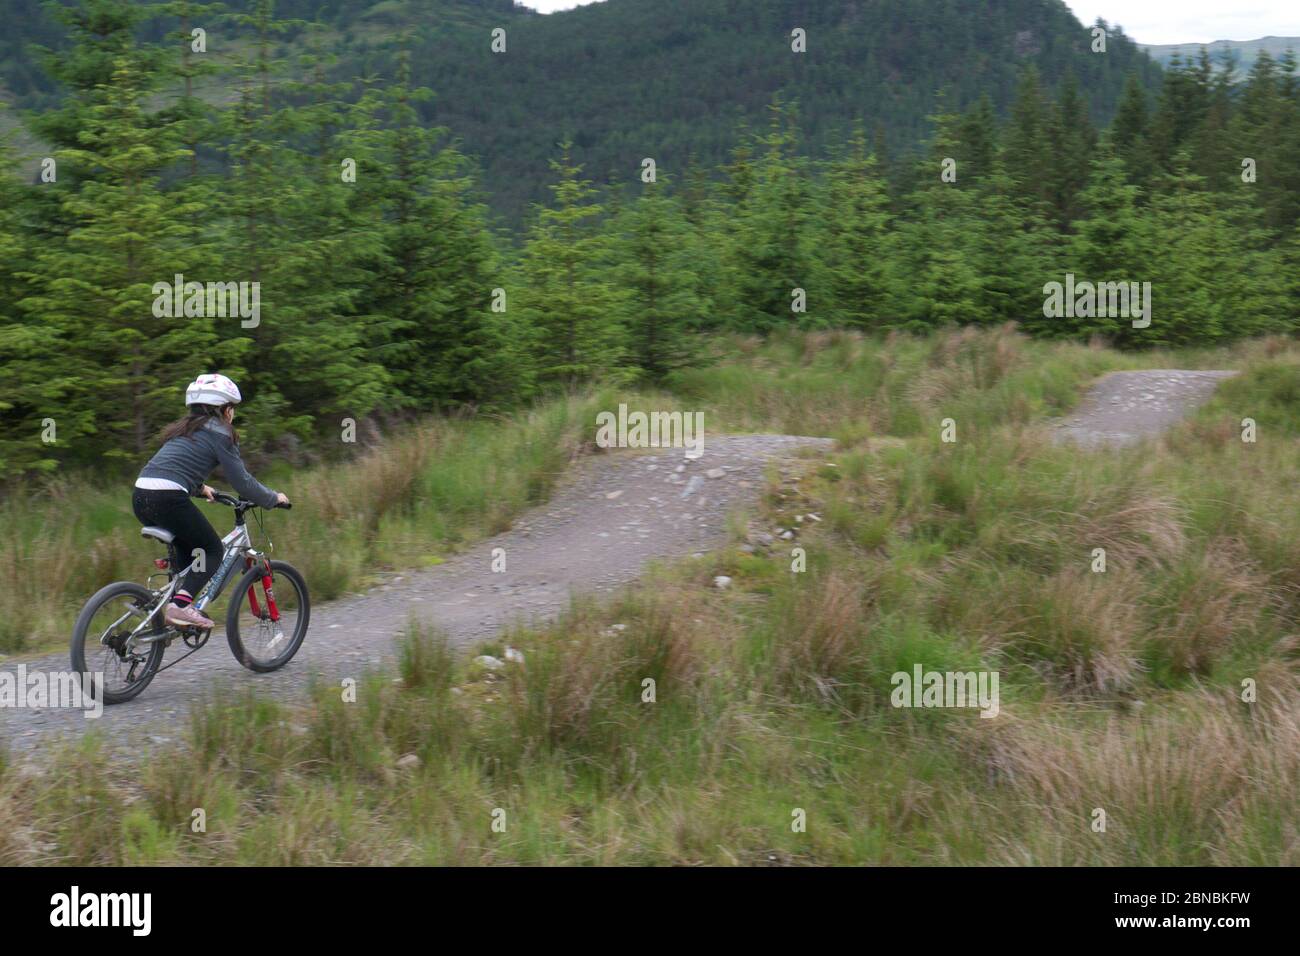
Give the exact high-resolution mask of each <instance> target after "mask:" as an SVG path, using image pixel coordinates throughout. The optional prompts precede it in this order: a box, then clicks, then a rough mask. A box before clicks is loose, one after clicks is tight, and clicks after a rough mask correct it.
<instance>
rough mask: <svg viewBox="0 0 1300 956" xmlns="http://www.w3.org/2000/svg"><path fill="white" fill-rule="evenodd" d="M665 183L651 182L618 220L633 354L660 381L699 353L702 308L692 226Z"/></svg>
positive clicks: (620, 277) (619, 255)
mask: <svg viewBox="0 0 1300 956" xmlns="http://www.w3.org/2000/svg"><path fill="white" fill-rule="evenodd" d="M665 185H666V184H665V183H663V182H658V183H648V184H646V187H645V192H644V193H643V194H642V195H641V197H640V198H639V199H638V200H637V201H636V202H635V203H634V204H633V205H632V206H630V207H629V208H628V209H627V210H626V211H625V212H624V214H623V215H622V216H621V217H619V221H617V228H618V231H619V232H620V234H621V236H622V241H621V243H620V244H619V246H618V247H617V251H616V255H617V259H618V261H619V262H620V263H621V265H620V266H619V267H618V268H617V271H616V274H617V276H618V283H619V286H620V287H621V288H622V289H623V290H624V292H625V299H624V302H625V304H626V310H627V311H626V316H627V317H626V319H625V320H624V325H625V327H626V328H627V331H628V336H629V347H628V357H629V359H630V360H631V361H632V362H634V363H635V364H636V365H638V366H640V368H641V369H642V370H643V371H644V372H645V373H646V376H647V377H648V378H649V379H650V380H651V381H654V382H658V381H661V380H662V379H663V378H664V376H665V375H667V374H668V373H669V372H671V371H673V370H674V369H677V368H680V367H682V366H684V365H686V364H688V363H689V362H690V361H691V360H692V359H693V358H694V357H695V356H696V350H697V347H696V345H695V343H694V342H692V341H691V340H689V339H688V334H689V331H690V329H691V328H692V326H694V325H696V324H698V321H699V319H698V316H699V312H700V310H701V308H702V303H701V301H700V299H699V298H698V297H697V295H696V286H697V283H698V278H697V275H696V272H695V268H694V260H693V258H692V246H691V243H690V229H689V225H688V223H687V222H686V220H685V217H684V215H683V213H682V210H681V208H680V206H679V204H678V203H676V202H674V201H673V200H671V199H669V198H668V197H667V196H665V195H664V194H663V189H664V188H665Z"/></svg>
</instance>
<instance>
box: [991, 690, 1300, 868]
mask: <svg viewBox="0 0 1300 956" xmlns="http://www.w3.org/2000/svg"><path fill="white" fill-rule="evenodd" d="M1275 676H1279V677H1280V678H1281V679H1280V681H1279V684H1280V686H1279V684H1275V685H1274V686H1273V687H1272V688H1271V690H1270V691H1269V692H1267V694H1266V696H1262V697H1261V700H1260V702H1259V703H1257V704H1253V705H1249V704H1244V703H1242V702H1241V701H1240V700H1238V699H1236V698H1234V697H1232V696H1231V695H1229V694H1224V693H1210V692H1202V693H1199V694H1196V695H1195V696H1194V697H1193V698H1191V699H1190V700H1185V701H1184V702H1183V703H1182V705H1181V706H1179V707H1178V708H1177V709H1169V710H1162V711H1160V712H1159V713H1156V714H1153V715H1151V716H1149V717H1148V716H1143V715H1137V716H1121V715H1111V716H1109V717H1107V718H1106V719H1104V720H1100V721H1098V722H1097V723H1096V724H1095V725H1094V726H1093V727H1092V728H1086V727H1080V726H1078V725H1077V723H1075V722H1073V721H1063V720H1054V719H1052V718H1050V717H1048V718H1043V717H1041V716H1035V719H1033V720H1027V719H1017V718H1016V717H1014V716H1012V715H1010V714H1006V715H1005V716H1006V717H1007V719H1006V720H999V721H997V722H996V726H994V723H995V722H992V721H988V722H985V723H984V724H980V725H972V726H971V728H970V730H971V732H972V733H975V734H978V735H980V736H983V737H986V740H985V741H984V743H986V744H991V746H990V747H989V748H988V750H987V751H986V758H985V759H987V761H988V763H989V767H990V770H991V771H992V772H993V774H994V777H995V779H997V780H998V781H999V782H1000V788H1001V791H1002V793H1003V799H1002V800H1001V801H1000V802H999V808H1000V809H1001V811H1002V813H1003V814H1004V815H1005V816H1007V817H1014V818H1015V819H1016V820H1018V821H1024V820H1032V821H1034V827H1033V829H1032V830H1030V831H1028V832H1025V831H1024V830H1023V829H1022V830H1021V832H1020V833H1018V834H1017V835H1016V836H1015V837H1012V836H1010V835H1009V833H1008V830H1009V829H1010V828H1009V827H1008V828H1007V829H1004V830H1002V831H1001V832H995V833H994V839H995V841H996V842H997V843H999V844H1000V845H1001V846H1002V849H1001V851H1000V853H999V854H998V856H999V857H1000V858H1001V861H1002V862H1007V863H1026V862H1032V863H1036V864H1039V865H1072V864H1079V863H1087V864H1091V865H1104V864H1120V863H1128V864H1131V863H1133V862H1134V861H1140V862H1142V863H1146V864H1159V863H1162V862H1170V860H1169V859H1168V858H1167V857H1166V854H1173V853H1174V852H1175V851H1176V850H1177V849H1178V848H1185V847H1186V846H1187V845H1189V844H1190V845H1192V846H1195V847H1196V848H1197V852H1198V854H1199V855H1200V856H1201V858H1202V862H1203V863H1206V864H1212V865H1213V864H1231V863H1238V864H1239V863H1241V862H1242V861H1243V860H1250V859H1252V858H1255V860H1256V862H1263V861H1268V860H1272V861H1275V862H1277V863H1279V864H1281V865H1295V864H1296V863H1297V862H1300V820H1298V818H1297V817H1296V815H1295V813H1294V808H1295V793H1296V788H1297V787H1300V695H1298V694H1297V690H1300V687H1298V686H1297V684H1296V681H1295V675H1294V673H1293V672H1291V673H1285V674H1283V675H1275ZM1094 808H1101V809H1102V810H1104V811H1105V812H1106V822H1107V828H1106V831H1105V832H1104V833H1095V832H1093V831H1092V829H1091V823H1092V819H1093V818H1092V813H1093V810H1094ZM1270 819H1271V820H1276V821H1277V826H1276V830H1275V831H1274V833H1273V836H1274V837H1275V838H1276V840H1277V843H1276V845H1270V846H1258V845H1256V843H1257V841H1258V835H1259V833H1260V830H1261V827H1260V821H1261V820H1270ZM1266 829H1267V828H1266ZM1183 862H1187V861H1186V860H1185V859H1184V860H1183Z"/></svg>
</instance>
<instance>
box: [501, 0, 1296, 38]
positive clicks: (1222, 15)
mask: <svg viewBox="0 0 1300 956" xmlns="http://www.w3.org/2000/svg"><path fill="white" fill-rule="evenodd" d="M521 2H523V3H524V4H525V5H526V6H530V7H532V8H533V9H534V10H540V11H542V12H543V13H553V12H554V11H556V10H570V9H572V8H573V7H577V6H582V5H583V4H585V3H595V2H599V0H521ZM1066 3H1067V4H1068V5H1069V7H1070V9H1071V10H1073V11H1074V13H1075V16H1077V17H1078V18H1079V19H1080V20H1082V21H1083V22H1084V23H1085V24H1089V23H1092V22H1093V21H1095V20H1096V19H1097V17H1103V18H1105V20H1106V22H1107V23H1112V24H1114V23H1119V24H1122V25H1123V27H1124V32H1125V33H1127V34H1128V35H1129V36H1131V37H1132V38H1133V39H1134V40H1137V41H1138V42H1139V43H1207V42H1209V41H1210V40H1254V39H1256V38H1258V37H1265V36H1285V37H1294V36H1300V2H1297V0H1066Z"/></svg>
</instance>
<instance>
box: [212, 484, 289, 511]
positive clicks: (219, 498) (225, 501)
mask: <svg viewBox="0 0 1300 956" xmlns="http://www.w3.org/2000/svg"><path fill="white" fill-rule="evenodd" d="M195 497H196V498H203V499H204V500H205V501H206V500H207V498H206V496H205V495H195ZM212 500H213V501H215V502H216V503H217V504H221V505H226V506H227V507H230V508H234V509H235V510H236V511H248V510H249V509H250V508H260V507H261V505H259V504H258V503H257V502H256V501H248V500H247V499H244V498H236V497H235V496H234V495H228V494H226V493H225V492H224V491H216V490H215V489H214V490H213V492H212ZM271 507H272V508H283V509H284V510H285V511H288V510H289V509H291V508H292V507H293V503H292V502H288V503H285V504H280V503H279V502H276V503H275V504H273V505H272V506H271Z"/></svg>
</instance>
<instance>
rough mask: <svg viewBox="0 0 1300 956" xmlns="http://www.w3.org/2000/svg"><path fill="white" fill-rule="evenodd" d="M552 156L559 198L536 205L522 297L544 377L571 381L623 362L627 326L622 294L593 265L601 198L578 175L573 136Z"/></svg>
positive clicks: (570, 383) (525, 256)
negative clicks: (621, 318) (622, 322)
mask: <svg viewBox="0 0 1300 956" xmlns="http://www.w3.org/2000/svg"><path fill="white" fill-rule="evenodd" d="M561 149H562V155H561V158H560V159H559V160H558V161H556V160H553V161H552V162H551V169H552V170H553V171H554V172H555V174H556V176H557V177H558V182H556V183H555V184H554V185H553V186H552V187H551V191H552V193H553V194H554V205H553V206H549V207H542V208H540V209H539V210H538V212H537V221H536V223H535V224H534V226H533V228H532V231H531V234H530V236H529V240H528V243H527V245H526V246H525V247H524V252H523V263H522V269H521V276H522V280H523V287H522V288H521V289H520V291H519V294H518V296H517V298H519V299H522V300H523V302H524V307H523V315H524V316H525V319H526V321H527V323H528V325H529V327H530V328H532V329H533V330H535V339H534V342H533V345H534V355H535V357H536V361H537V374H538V381H539V383H541V384H544V385H545V384H558V385H564V386H573V385H576V384H577V383H578V382H580V381H582V380H583V379H588V378H598V377H601V376H607V375H609V374H611V373H614V372H617V371H618V370H619V369H621V368H623V366H624V346H623V342H624V341H625V332H624V330H623V329H622V328H621V327H620V325H619V323H618V318H617V317H618V316H619V315H620V314H622V312H623V302H622V296H621V295H620V293H619V292H618V290H617V289H616V288H615V287H614V286H613V285H612V284H611V283H610V282H609V281H608V279H607V277H606V276H605V275H603V274H601V273H600V272H599V270H598V269H597V268H596V262H597V261H598V260H599V258H600V257H601V255H602V250H601V249H600V247H599V243H598V241H597V239H596V235H595V228H594V223H595V220H596V218H597V217H598V216H599V215H600V214H601V211H602V210H601V206H600V204H599V203H597V202H593V201H592V198H593V196H594V195H595V190H594V189H592V186H591V183H590V182H589V181H587V180H585V179H582V178H580V177H581V173H582V167H581V166H578V165H576V164H575V163H574V162H573V158H572V149H573V146H572V144H571V143H564V144H562V145H561Z"/></svg>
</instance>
